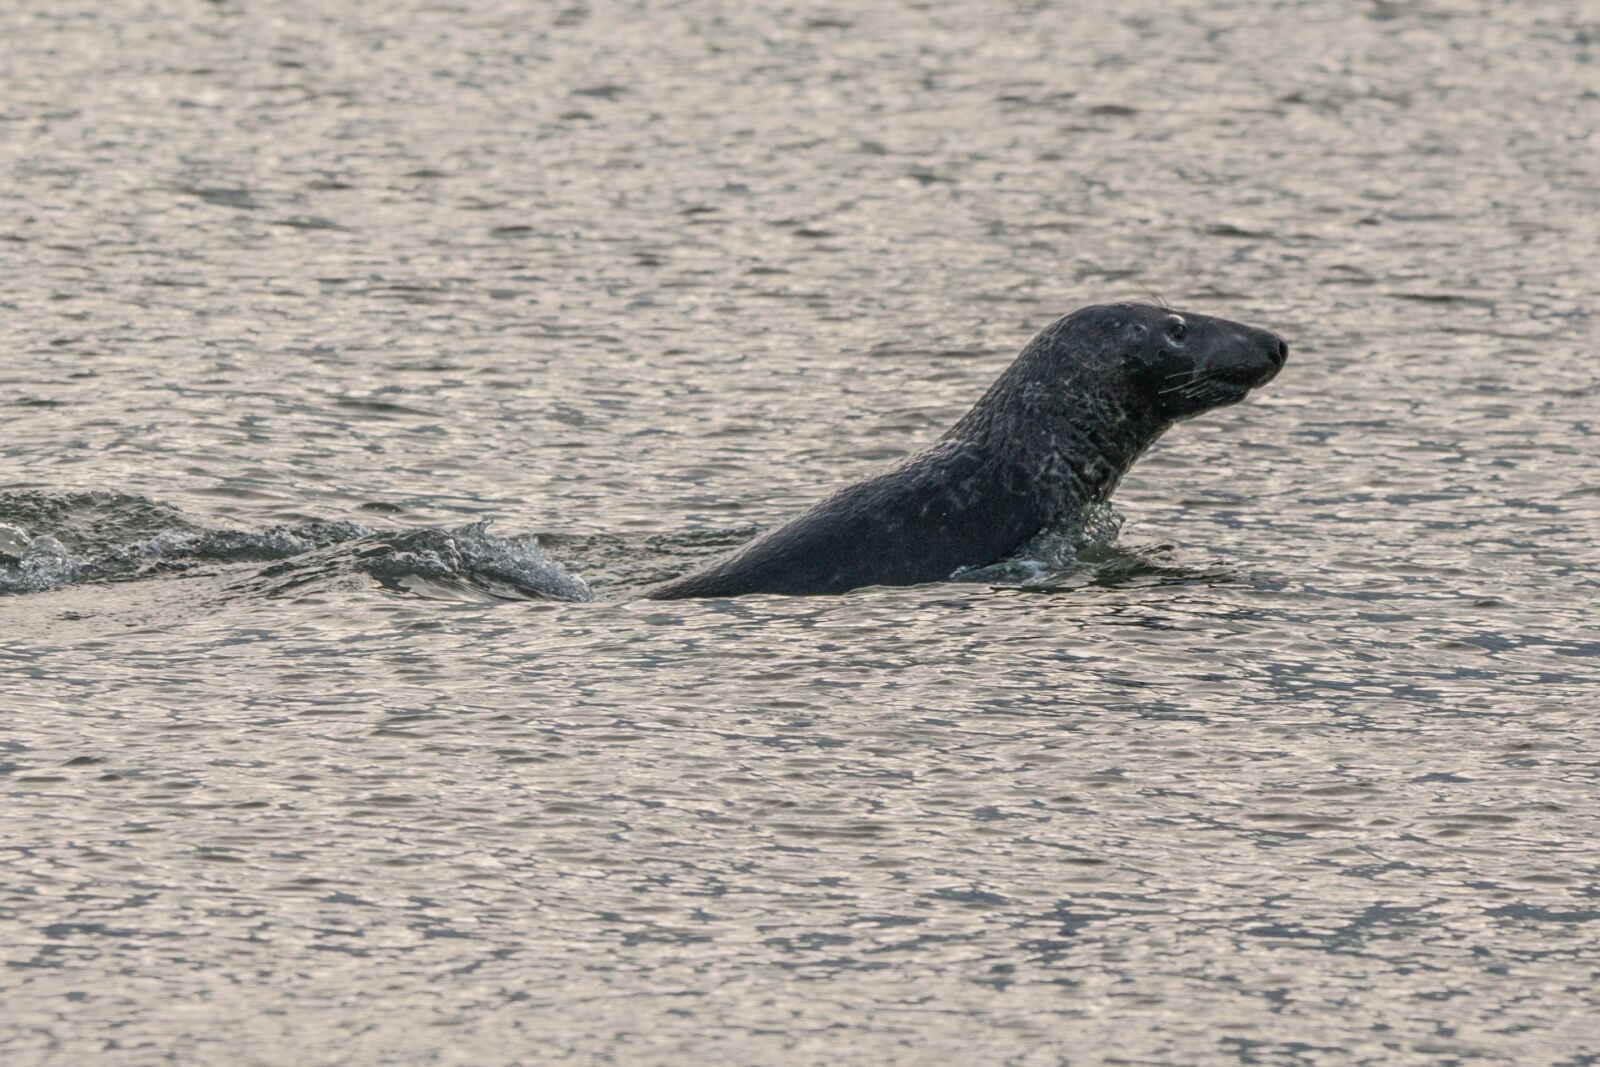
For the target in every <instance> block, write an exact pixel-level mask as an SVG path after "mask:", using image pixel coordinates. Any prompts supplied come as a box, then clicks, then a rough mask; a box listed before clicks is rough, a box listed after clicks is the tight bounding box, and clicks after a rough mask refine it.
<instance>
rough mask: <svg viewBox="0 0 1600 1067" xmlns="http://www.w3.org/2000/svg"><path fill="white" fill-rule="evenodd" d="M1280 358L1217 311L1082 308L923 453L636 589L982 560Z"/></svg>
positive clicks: (1270, 371)
mask: <svg viewBox="0 0 1600 1067" xmlns="http://www.w3.org/2000/svg"><path fill="white" fill-rule="evenodd" d="M1288 355H1289V346H1288V345H1287V344H1285V343H1284V341H1283V339H1282V338H1280V337H1278V336H1277V335H1276V334H1274V333H1270V332H1268V331H1266V330H1262V329H1257V328H1256V327H1253V326H1245V325H1242V324H1240V323H1237V322H1230V321H1228V320H1227V319H1219V318H1213V317H1211V316H1208V315H1196V314H1191V313H1188V312H1179V311H1174V310H1172V309H1170V308H1165V307H1154V306H1151V305H1148V304H1105V305H1097V306H1093V307H1086V308H1081V309H1079V310H1077V311H1074V312H1072V313H1071V314H1070V315H1066V316H1064V317H1063V318H1060V319H1058V320H1056V321H1055V322H1054V323H1052V324H1050V325H1049V326H1047V327H1046V328H1045V329H1044V330H1043V331H1042V332H1041V333H1040V334H1039V335H1038V336H1037V337H1035V338H1034V339H1033V340H1032V341H1031V342H1029V343H1028V346H1027V347H1026V348H1024V349H1023V350H1022V352H1021V354H1019V355H1018V356H1017V358H1016V360H1015V362H1013V363H1012V364H1011V366H1010V367H1009V368H1008V369H1007V370H1006V371H1005V372H1004V373H1003V374H1001V375H1000V377H999V378H998V379H997V380H996V381H995V383H994V385H992V386H991V387H990V388H989V391H988V392H987V393H985V394H984V396H983V398H982V399H981V400H979V401H978V402H977V404H976V405H974V406H973V408H972V410H971V411H969V412H967V414H966V415H965V416H964V417H963V418H962V419H961V420H960V421H959V422H957V423H956V424H955V425H954V426H952V427H951V428H950V429H949V430H948V431H947V432H946V433H945V434H944V436H942V437H940V438H939V439H938V440H937V441H935V442H934V443H933V444H932V445H930V446H929V447H928V448H926V449H924V450H923V451H921V452H919V453H917V454H916V455H913V456H911V457H910V458H909V459H906V460H904V461H902V462H900V463H898V464H896V465H895V466H893V467H890V468H889V469H888V470H885V471H882V472H881V473H878V474H876V475H873V476H872V477H870V478H868V479H866V480H865V481H861V482H857V483H855V484H854V485H848V486H846V487H844V488H843V489H840V490H839V491H838V492H836V493H834V494H833V495H832V496H829V497H827V498H826V499H824V500H822V501H821V502H819V503H817V504H815V505H813V506H812V507H811V508H810V509H808V510H807V511H805V512H804V513H803V514H801V515H799V516H796V517H795V518H794V519H791V520H790V521H789V522H787V523H784V524H783V525H782V526H779V527H777V528H775V529H773V530H770V531H768V532H767V533H765V534H762V535H761V536H759V537H757V538H756V539H755V540H753V541H751V542H749V543H748V544H746V545H744V546H743V547H741V548H738V549H736V550H734V551H733V552H731V553H730V554H728V555H726V556H724V557H722V558H720V559H717V560H714V561H712V562H711V563H709V564H707V565H706V566H704V567H701V568H700V569H698V570H695V571H693V572H691V573H689V574H687V575H684V576H683V577H681V578H677V579H674V580H672V581H668V582H666V583H664V584H661V585H658V586H655V587H654V588H652V589H649V590H647V591H646V592H645V594H644V595H645V596H646V597H649V598H651V599H655V600H672V599H678V598H683V597H732V596H741V595H743V594H746V593H778V594H789V595H817V594H836V593H843V592H846V591H847V590H850V589H856V588H859V587H861V586H866V585H915V584H918V583H922V582H935V581H942V580H945V579H948V578H951V577H953V576H954V575H955V574H957V572H959V571H963V570H966V569H969V568H974V567H982V566H986V565H988V564H991V563H997V562H999V561H1001V560H1003V559H1005V558H1007V557H1008V556H1009V555H1010V554H1012V553H1013V552H1015V551H1016V550H1017V549H1019V548H1020V547H1022V546H1023V545H1024V544H1026V543H1027V542H1028V541H1029V539H1031V538H1032V537H1033V536H1034V535H1036V534H1038V533H1040V532H1041V531H1043V530H1046V529H1050V528H1052V527H1056V526H1060V525H1063V524H1065V523H1067V522H1069V521H1071V519H1072V518H1073V516H1074V515H1076V514H1081V513H1082V512H1083V510H1084V509H1085V508H1087V507H1089V506H1090V505H1093V504H1097V503H1100V502H1102V501H1104V500H1106V499H1108V498H1109V497H1110V496H1111V493H1112V491H1113V490H1114V489H1116V487H1117V483H1118V482H1119V481H1120V480H1121V479H1122V476H1123V475H1124V474H1125V473H1127V471H1128V468H1129V467H1131V466H1133V463H1134V461H1135V460H1136V459H1138V458H1139V456H1140V454H1141V453H1143V452H1144V450H1145V449H1147V448H1149V447H1150V445H1151V444H1152V443H1153V442H1154V441H1155V440H1156V438H1158V437H1160V436H1161V435H1162V434H1163V433H1165V432H1166V431H1167V429H1168V428H1170V427H1171V426H1172V425H1173V423H1176V422H1178V421H1180V420H1182V419H1187V418H1190V417H1192V416H1195V415H1198V414H1200V413H1201V412H1203V411H1209V410H1210V409H1212V408H1217V407H1222V406H1223V405H1226V404H1233V403H1237V402H1238V401H1240V400H1243V399H1244V398H1245V396H1246V395H1247V394H1248V393H1249V392H1250V390H1252V389H1254V388H1256V387H1257V386H1260V385H1263V384H1265V383H1266V382H1268V381H1271V380H1272V378H1273V377H1275V376H1276V375H1277V373H1278V372H1279V371H1280V370H1282V369H1283V364H1284V361H1285V360H1286V359H1287V358H1288Z"/></svg>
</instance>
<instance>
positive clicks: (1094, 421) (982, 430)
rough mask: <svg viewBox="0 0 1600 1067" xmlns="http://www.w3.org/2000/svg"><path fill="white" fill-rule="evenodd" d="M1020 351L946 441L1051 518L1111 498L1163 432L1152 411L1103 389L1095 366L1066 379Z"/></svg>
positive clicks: (1146, 405)
mask: <svg viewBox="0 0 1600 1067" xmlns="http://www.w3.org/2000/svg"><path fill="white" fill-rule="evenodd" d="M1028 355H1029V353H1024V356H1023V357H1022V358H1019V359H1018V360H1017V362H1016V363H1014V364H1012V366H1011V368H1010V369H1009V370H1007V372H1006V373H1005V374H1003V375H1001V376H1000V379H999V380H998V381H996V382H995V384H994V385H993V386H992V387H991V388H990V390H989V392H988V393H986V394H985V395H984V397H983V399H982V400H979V401H978V403H977V405H976V406H974V407H973V409H972V410H971V411H970V412H968V413H967V415H966V416H965V417H964V418H962V419H961V421H960V422H958V423H957V424H956V425H955V426H954V427H952V428H951V430H950V432H949V434H947V435H946V436H947V437H952V438H960V439H963V440H967V441H971V442H974V443H978V444H980V445H981V446H982V447H983V448H984V449H985V451H986V452H988V453H989V454H990V455H992V456H994V457H995V458H996V459H997V460H998V461H999V462H1000V463H1002V464H1003V465H1004V466H1005V467H1006V468H1008V469H1009V470H1011V471H1012V472H1013V477H1015V478H1017V479H1018V480H1020V481H1021V482H1022V483H1023V484H1025V485H1027V487H1028V492H1029V494H1030V495H1032V496H1034V497H1035V498H1036V499H1040V502H1041V503H1044V504H1045V505H1046V507H1047V510H1048V511H1049V512H1050V513H1051V517H1052V519H1060V518H1065V517H1068V516H1070V515H1072V514H1074V513H1076V512H1078V511H1080V510H1081V509H1083V508H1084V507H1086V506H1088V505H1091V504H1098V503H1101V502H1103V501H1105V500H1106V499H1107V498H1109V497H1110V496H1111V494H1112V492H1113V491H1114V490H1115V489H1116V487H1117V484H1118V483H1119V482H1120V481H1121V480H1122V476H1123V475H1124V474H1126V473H1127V472H1128V469H1129V468H1130V467H1132V466H1133V464H1134V461H1135V460H1137V459H1138V458H1139V456H1140V454H1142V453H1143V452H1144V451H1145V449H1147V448H1149V447H1150V445H1151V444H1153V443H1154V442H1155V440H1156V439H1157V438H1158V437H1160V436H1161V434H1162V433H1163V432H1164V431H1165V430H1166V429H1167V426H1168V425H1170V423H1167V422H1163V421H1162V420H1161V418H1160V416H1159V414H1158V413H1157V412H1156V411H1155V409H1154V407H1153V406H1152V405H1151V404H1149V403H1147V402H1141V401H1140V399H1139V398H1138V397H1137V396H1136V395H1133V393H1132V392H1131V391H1130V390H1128V389H1117V388H1114V387H1111V386H1108V385H1107V384H1106V383H1105V382H1104V381H1103V380H1102V376H1101V375H1097V374H1095V373H1094V372H1095V370H1096V369H1097V368H1095V367H1094V366H1093V365H1089V366H1085V367H1082V368H1078V369H1075V370H1069V371H1067V372H1066V373H1063V372H1062V371H1061V370H1059V369H1057V368H1049V367H1046V368H1040V367H1038V366H1037V365H1036V361H1034V360H1030V359H1028V358H1027V356H1028Z"/></svg>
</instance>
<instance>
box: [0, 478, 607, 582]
mask: <svg viewBox="0 0 1600 1067" xmlns="http://www.w3.org/2000/svg"><path fill="white" fill-rule="evenodd" d="M251 563H266V564H271V566H269V567H267V568H264V569H262V570H260V571H257V572H255V575H254V577H255V578H256V579H259V580H260V581H258V582H257V583H256V587H257V590H258V591H260V592H264V593H268V594H272V593H278V594H281V593H282V592H284V591H286V590H288V589H292V588H297V587H300V586H303V585H306V584H308V583H312V582H327V581H333V580H337V579H339V578H341V577H345V576H350V575H365V576H367V577H370V578H372V579H375V580H376V581H378V582H379V583H380V584H381V585H383V586H385V587H386V588H389V589H392V590H397V591H404V592H408V593H421V594H428V593H437V594H439V595H452V593H456V592H466V593H473V594H480V595H487V596H491V597H518V598H535V599H548V600H592V599H593V593H592V592H591V591H590V589H589V587H588V585H586V584H585V583H584V582H583V581H582V580H581V579H579V578H576V577H574V576H572V575H571V574H569V573H567V571H566V570H564V569H563V568H562V567H561V565H560V564H559V563H557V562H556V561H555V560H553V559H552V558H550V556H549V555H548V554H546V553H545V552H544V550H543V549H542V548H541V547H540V545H539V542H538V539H537V538H534V537H526V536H525V537H505V538H502V537H497V536H495V535H493V534H491V533H489V520H483V521H480V522H477V523H473V524H472V525H470V526H464V527H461V528H460V529H455V530H440V529H416V530H389V531H384V530H375V529H372V528H370V527H367V526H363V525H361V524H360V523H354V522H340V521H331V522H324V521H310V522H299V523H286V524H282V525H277V526H271V527H268V528H266V529H264V530H227V529H208V528H206V527H204V526H202V525H201V524H199V523H196V522H193V521H191V520H189V519H188V518H186V517H185V516H183V515H182V514H181V513H180V512H179V511H177V509H174V508H171V507H168V506H167V505H164V504H160V503H157V502H154V501H150V500H147V499H145V498H143V497H138V496H131V495H128V494H123V493H114V492H105V491H100V492H89V493H62V494H51V493H40V492H20V493H0V595H6V594H12V595H16V594H24V593H39V592H44V591H46V590H50V589H56V588H60V587H62V586H67V585H74V584H82V583H89V582H121V581H134V580H138V579H143V578H156V577H163V576H172V575H192V574H195V573H208V572H214V571H219V570H221V569H223V568H225V567H229V566H237V565H244V564H251ZM247 584H249V583H248V582H247Z"/></svg>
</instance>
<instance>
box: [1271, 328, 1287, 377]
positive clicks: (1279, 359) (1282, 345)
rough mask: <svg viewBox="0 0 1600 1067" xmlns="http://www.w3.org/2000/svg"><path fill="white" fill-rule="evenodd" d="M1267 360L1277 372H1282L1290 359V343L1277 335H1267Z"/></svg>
mask: <svg viewBox="0 0 1600 1067" xmlns="http://www.w3.org/2000/svg"><path fill="white" fill-rule="evenodd" d="M1267 358H1268V359H1270V360H1272V365H1273V367H1274V368H1276V369H1277V370H1282V369H1283V365H1284V364H1285V363H1286V362H1288V359H1289V342H1287V341H1285V340H1284V339H1283V338H1281V337H1279V336H1278V335H1276V334H1270V333H1269V334H1267Z"/></svg>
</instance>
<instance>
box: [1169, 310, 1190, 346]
mask: <svg viewBox="0 0 1600 1067" xmlns="http://www.w3.org/2000/svg"><path fill="white" fill-rule="evenodd" d="M1165 326H1166V329H1167V336H1168V337H1170V338H1172V339H1173V340H1174V341H1177V342H1179V343H1180V344H1181V343H1182V341H1183V339H1184V338H1185V337H1187V336H1188V335H1189V327H1187V326H1185V325H1184V324H1183V320H1182V319H1180V318H1178V316H1176V315H1168V316H1167V321H1166V323H1165Z"/></svg>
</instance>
